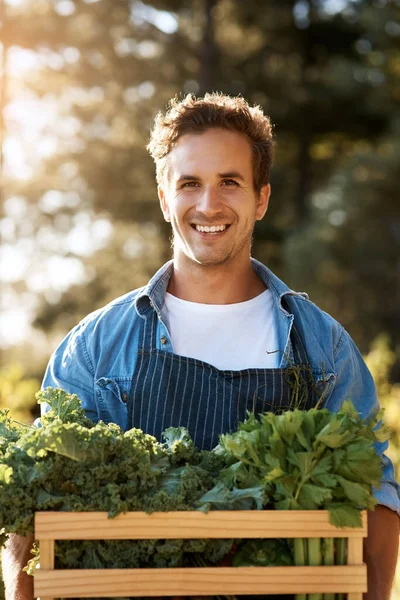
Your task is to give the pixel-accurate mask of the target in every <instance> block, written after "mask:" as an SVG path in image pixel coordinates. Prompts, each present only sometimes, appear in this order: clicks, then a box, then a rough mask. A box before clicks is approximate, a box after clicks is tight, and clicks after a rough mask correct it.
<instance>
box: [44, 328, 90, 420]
mask: <svg viewBox="0 0 400 600" xmlns="http://www.w3.org/2000/svg"><path fill="white" fill-rule="evenodd" d="M49 386H50V387H52V388H61V389H63V390H65V391H66V392H68V393H69V394H77V396H78V397H79V399H80V400H81V402H82V407H83V409H84V410H85V412H86V415H87V417H89V419H92V420H93V421H95V422H96V421H98V420H99V417H98V411H97V405H96V398H95V389H94V367H93V364H92V361H91V359H90V356H89V353H88V350H87V347H86V342H85V326H84V324H83V323H81V324H79V325H77V326H76V327H75V328H74V329H72V331H70V333H69V334H68V335H67V336H66V337H65V338H64V340H63V341H62V342H61V344H60V345H59V346H58V348H57V349H56V350H55V351H54V353H53V354H52V356H51V358H50V361H49V364H48V365H47V369H46V372H45V375H44V379H43V382H42V389H45V388H46V387H49ZM47 410H49V406H48V405H47V404H45V403H44V404H42V405H41V412H42V414H43V413H44V412H46V411H47Z"/></svg>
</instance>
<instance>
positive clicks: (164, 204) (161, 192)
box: [158, 186, 171, 223]
mask: <svg viewBox="0 0 400 600" xmlns="http://www.w3.org/2000/svg"><path fill="white" fill-rule="evenodd" d="M158 199H159V200H160V206H161V210H162V214H163V215H164V219H165V220H166V221H167V222H168V223H170V222H171V217H170V214H169V208H168V201H167V198H166V196H165V192H164V190H163V188H162V187H160V186H158Z"/></svg>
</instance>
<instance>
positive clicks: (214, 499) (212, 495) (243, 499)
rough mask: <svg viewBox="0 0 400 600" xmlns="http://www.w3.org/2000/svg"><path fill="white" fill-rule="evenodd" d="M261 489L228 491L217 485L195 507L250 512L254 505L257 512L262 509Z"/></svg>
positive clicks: (221, 484)
mask: <svg viewBox="0 0 400 600" xmlns="http://www.w3.org/2000/svg"><path fill="white" fill-rule="evenodd" d="M262 500H263V489H262V487H261V486H260V487H256V488H248V489H244V490H238V489H237V488H235V489H234V490H229V489H228V488H227V487H225V485H224V484H223V483H217V485H215V486H214V487H213V489H212V490H210V491H208V492H206V493H205V494H203V496H202V497H201V498H200V499H199V500H198V502H197V503H196V506H197V507H198V508H199V509H200V510H203V509H205V508H206V509H210V508H214V509H218V510H251V509H252V508H254V505H255V506H256V508H257V509H258V510H261V509H262Z"/></svg>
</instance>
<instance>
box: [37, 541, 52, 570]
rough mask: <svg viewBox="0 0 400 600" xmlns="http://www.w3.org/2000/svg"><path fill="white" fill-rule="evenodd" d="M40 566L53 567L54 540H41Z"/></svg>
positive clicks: (43, 567) (42, 567)
mask: <svg viewBox="0 0 400 600" xmlns="http://www.w3.org/2000/svg"><path fill="white" fill-rule="evenodd" d="M40 568H41V569H54V540H41V542H40Z"/></svg>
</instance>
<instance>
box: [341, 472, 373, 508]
mask: <svg viewBox="0 0 400 600" xmlns="http://www.w3.org/2000/svg"><path fill="white" fill-rule="evenodd" d="M337 481H338V482H339V484H340V485H341V487H342V488H343V491H344V494H345V496H346V498H348V500H350V502H353V503H354V504H356V505H357V506H358V507H360V508H373V507H374V506H375V504H376V500H375V498H374V497H373V494H372V489H371V486H367V485H366V484H363V483H355V482H354V481H348V480H347V479H344V477H340V476H338V477H337Z"/></svg>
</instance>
